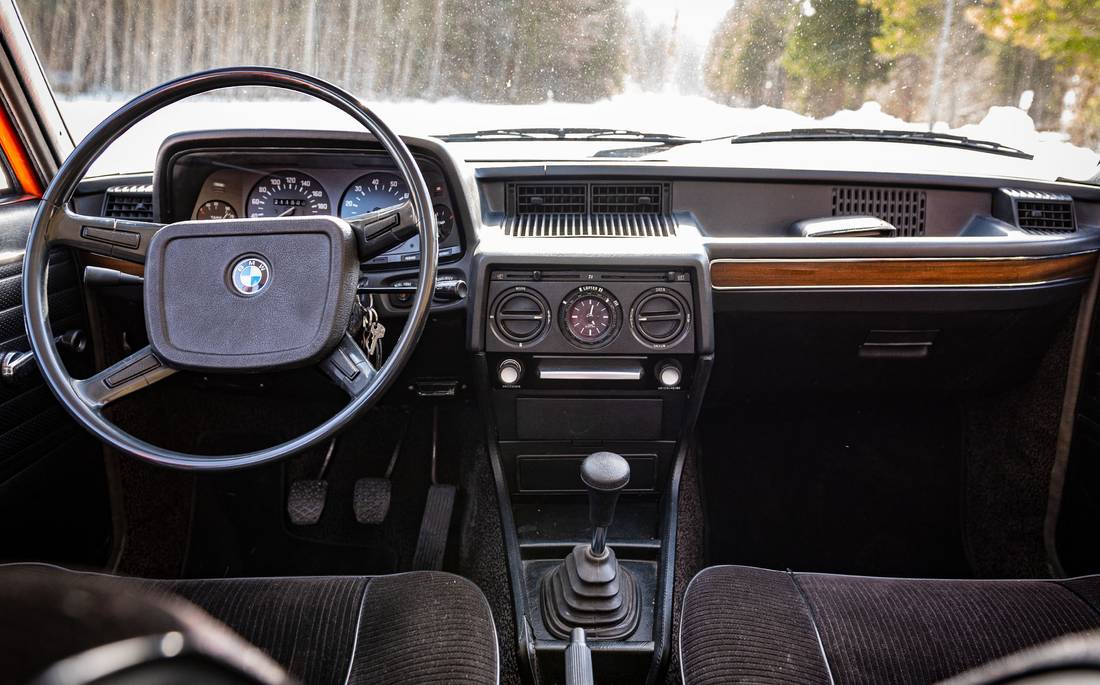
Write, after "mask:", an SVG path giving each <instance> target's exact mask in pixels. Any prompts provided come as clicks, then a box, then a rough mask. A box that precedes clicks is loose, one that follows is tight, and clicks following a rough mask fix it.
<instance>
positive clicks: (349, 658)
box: [0, 564, 498, 685]
mask: <svg viewBox="0 0 1100 685" xmlns="http://www.w3.org/2000/svg"><path fill="white" fill-rule="evenodd" d="M89 597H90V598H92V599H91V600H89V599H86V598H89ZM179 597H182V598H184V599H186V600H189V601H190V602H191V603H192V604H193V605H197V606H198V607H200V608H201V609H204V610H205V611H206V612H207V613H208V614H210V615H211V616H213V617H214V618H216V619H218V620H219V621H221V622H222V623H224V624H225V625H226V626H228V627H229V628H232V630H233V631H234V632H235V633H237V635H239V636H240V637H243V638H244V640H246V641H247V642H248V643H251V644H252V645H254V646H256V647H258V648H260V649H261V650H262V651H263V652H265V653H266V654H267V655H268V656H270V657H271V658H272V659H274V661H276V662H278V663H279V664H280V665H282V667H283V668H285V669H286V670H287V672H288V673H289V674H290V675H291V676H292V677H293V678H294V679H295V680H297V681H300V682H302V683H307V684H310V685H312V684H314V683H316V684H328V683H352V684H358V683H363V684H366V683H371V684H374V683H454V682H463V683H490V684H491V683H496V682H497V681H498V673H497V669H498V659H497V641H496V632H495V629H494V626H493V619H492V615H491V614H490V611H489V605H488V603H487V602H486V600H485V597H484V596H483V595H482V594H481V591H480V590H478V588H477V586H475V585H474V584H473V583H471V582H470V581H468V580H466V579H464V578H461V577H459V576H455V575H452V574H449V573H437V572H415V573H402V574H395V575H390V576H365V577H307V578H240V579H228V578H227V579H212V580H140V579H128V578H120V577H114V576H105V575H99V574H87V573H77V572H73V571H67V570H64V569H58V568H56V567H49V566H43V565H26V564H18V565H10V566H4V567H0V615H4V616H5V619H4V622H5V623H7V625H5V626H4V629H0V638H4V639H5V641H4V642H0V667H3V666H4V665H5V664H8V663H9V661H10V662H12V663H13V664H14V666H15V667H19V668H25V667H26V662H27V660H28V659H31V658H33V659H38V660H41V661H42V662H43V664H42V665H43V666H44V665H48V664H49V663H52V662H53V661H56V660H57V659H59V658H63V657H64V656H68V655H70V654H72V653H75V652H76V651H78V650H81V649H88V648H91V647H93V646H95V645H97V644H104V643H106V642H113V641H117V640H121V639H125V638H128V637H134V636H140V635H147V634H150V633H159V632H163V631H164V630H165V629H178V630H182V631H186V630H187V629H188V627H187V625H180V626H179V627H175V623H176V622H178V616H177V614H178V612H176V611H175V610H174V609H173V606H174V604H183V605H186V603H183V602H180V601H179V599H178V598H179ZM74 598H75V599H74ZM159 598H163V599H164V600H166V601H164V602H161V601H158V599H159ZM146 600H152V603H151V604H148V606H150V607H152V609H147V608H145V607H146V606H147V604H146ZM73 606H75V607H77V609H78V612H80V613H78V614H77V615H75V616H74V615H70V607H73ZM51 607H52V608H53V609H52V610H51ZM162 607H167V609H168V610H167V611H165V612H163V615H161V614H162V612H161V608H162ZM192 609H193V607H192ZM194 613H195V614H201V612H197V611H195V612H194ZM85 615H86V618H84V616H85ZM184 615H185V616H186V613H184ZM185 623H186V622H185ZM211 623H214V622H211ZM9 628H10V632H8V631H7V629H9ZM38 633H41V638H38V637H36V634H38ZM46 640H49V641H50V642H49V643H48V644H46V643H45V642H44V641H46ZM40 641H43V649H38V648H37V647H36V645H37V644H38V643H39V642H40ZM16 645H22V646H20V647H19V649H20V650H22V652H23V653H22V654H18V653H13V649H14V648H15V646H16ZM43 652H44V653H43ZM40 657H41V658H40ZM6 672H7V673H11V672H12V671H11V670H8V671H6Z"/></svg>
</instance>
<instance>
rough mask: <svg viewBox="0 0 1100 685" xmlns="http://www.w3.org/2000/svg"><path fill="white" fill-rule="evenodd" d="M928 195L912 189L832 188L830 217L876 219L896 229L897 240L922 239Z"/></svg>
mask: <svg viewBox="0 0 1100 685" xmlns="http://www.w3.org/2000/svg"><path fill="white" fill-rule="evenodd" d="M927 214H928V194H927V193H926V192H925V191H923V190H917V189H914V188H875V187H866V186H835V187H834V188H833V216H857V215H867V216H873V217H877V218H879V219H882V220H883V221H886V222H888V223H890V224H892V225H893V226H894V227H895V228H897V229H898V235H899V236H910V237H911V236H920V235H924V226H925V220H926V219H927Z"/></svg>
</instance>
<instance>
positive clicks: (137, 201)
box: [103, 185, 153, 221]
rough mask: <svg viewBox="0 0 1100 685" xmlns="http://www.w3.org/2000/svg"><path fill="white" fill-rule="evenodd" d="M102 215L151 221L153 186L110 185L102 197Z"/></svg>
mask: <svg viewBox="0 0 1100 685" xmlns="http://www.w3.org/2000/svg"><path fill="white" fill-rule="evenodd" d="M103 216H108V217H112V218H115V219H137V220H140V221H152V219H153V186H151V185H137V186H111V187H110V188H108V189H107V192H106V194H105V196H104V199H103Z"/></svg>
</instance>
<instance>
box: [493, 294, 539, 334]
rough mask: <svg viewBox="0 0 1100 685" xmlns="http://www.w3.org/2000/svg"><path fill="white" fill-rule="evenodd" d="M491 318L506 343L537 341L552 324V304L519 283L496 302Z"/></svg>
mask: <svg viewBox="0 0 1100 685" xmlns="http://www.w3.org/2000/svg"><path fill="white" fill-rule="evenodd" d="M489 320H490V322H491V323H492V325H493V328H494V329H495V330H496V332H497V334H498V335H499V336H500V337H501V339H503V340H504V341H506V342H510V343H513V344H515V345H520V346H522V345H523V344H525V343H529V342H532V341H534V340H537V339H538V338H539V337H540V336H541V335H542V334H543V332H545V331H546V327H547V326H548V325H549V324H550V305H548V304H547V303H546V300H545V299H544V298H543V297H542V295H539V294H538V293H537V292H535V291H534V290H531V289H530V288H525V287H523V286H516V287H515V288H512V289H511V290H507V291H505V292H504V293H502V294H501V295H500V297H498V298H497V300H496V302H495V303H493V308H492V310H491V311H490V313H489Z"/></svg>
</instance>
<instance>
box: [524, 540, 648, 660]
mask: <svg viewBox="0 0 1100 685" xmlns="http://www.w3.org/2000/svg"><path fill="white" fill-rule="evenodd" d="M540 585H541V599H542V618H543V623H544V624H545V625H546V629H547V630H548V631H550V633H551V634H552V635H553V636H554V637H557V638H559V639H562V640H566V639H569V638H570V634H571V633H572V630H573V628H584V630H585V634H586V635H587V636H588V638H590V639H594V640H619V639H622V638H625V637H628V636H630V635H631V634H632V633H633V632H634V631H635V630H637V628H638V621H639V617H640V614H641V599H640V597H639V590H638V587H637V584H636V583H635V582H634V577H633V576H632V575H630V571H628V570H627V569H625V568H623V567H621V566H619V562H618V560H617V559H616V558H615V552H614V550H612V549H611V548H610V547H608V548H606V553H605V554H604V556H603V557H599V558H596V557H593V556H592V554H591V548H590V547H589V546H588V545H577V546H576V547H574V548H573V551H572V552H570V553H569V556H567V557H566V558H565V561H563V562H562V563H561V564H559V565H558V566H557V567H556V568H555V569H554V570H553V571H551V572H550V573H547V574H546V575H545V576H543V578H542V581H541V583H540Z"/></svg>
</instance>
